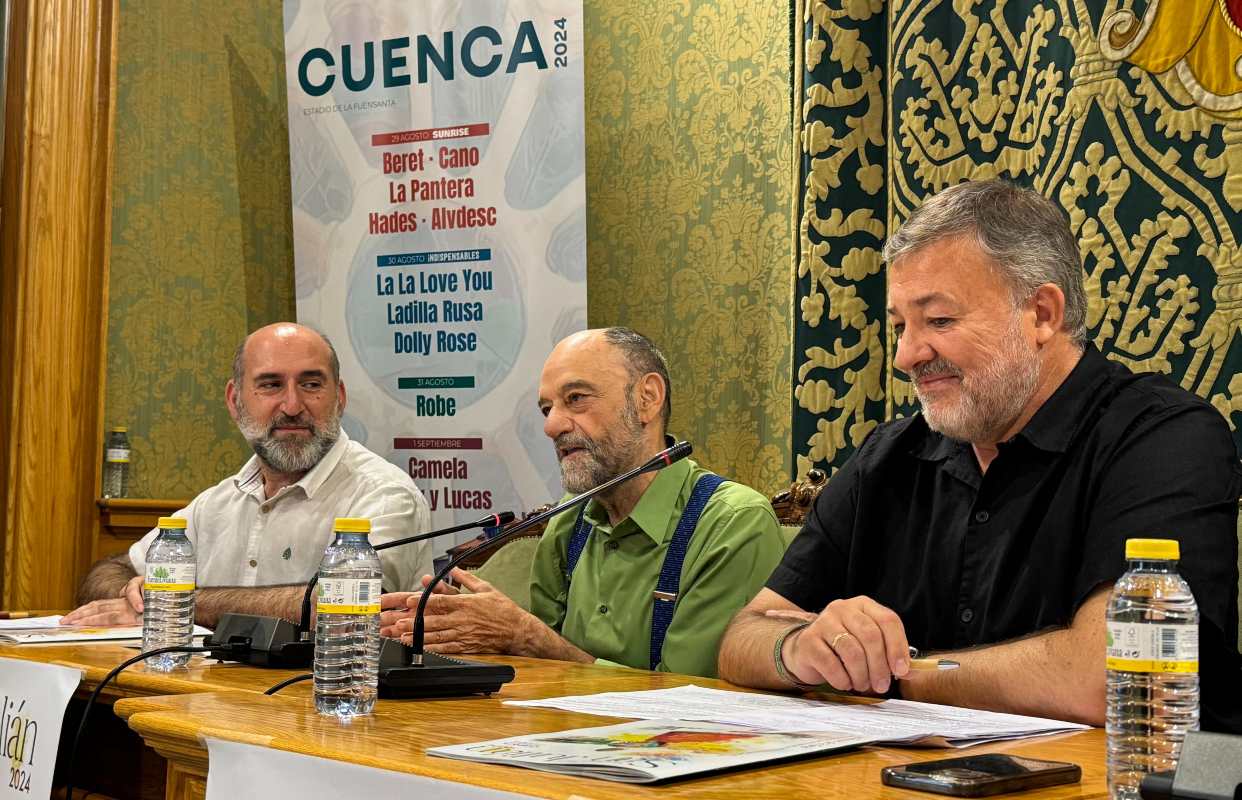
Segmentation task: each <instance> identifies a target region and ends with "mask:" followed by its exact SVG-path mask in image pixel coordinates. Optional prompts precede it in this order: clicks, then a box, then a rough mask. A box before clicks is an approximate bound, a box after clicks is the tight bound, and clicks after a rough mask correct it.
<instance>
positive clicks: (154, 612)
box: [142, 517, 197, 672]
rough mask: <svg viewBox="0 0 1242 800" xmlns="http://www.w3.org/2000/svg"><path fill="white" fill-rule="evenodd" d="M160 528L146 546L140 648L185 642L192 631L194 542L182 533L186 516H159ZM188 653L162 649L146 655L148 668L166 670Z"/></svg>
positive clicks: (181, 662)
mask: <svg viewBox="0 0 1242 800" xmlns="http://www.w3.org/2000/svg"><path fill="white" fill-rule="evenodd" d="M159 528H160V532H159V535H158V536H156V537H155V541H153V542H151V546H150V547H149V548H147V574H146V581H145V582H144V583H143V586H142V603H143V611H142V652H144V653H146V652H148V651H150V650H154V649H156V648H157V647H172V646H186V645H189V644H190V643H191V639H192V638H193V634H194V586H195V577H196V572H197V570H196V567H195V563H194V545H192V544H190V540H189V538H188V537H187V536H186V535H185V520H183V519H180V518H178V517H160V521H159ZM189 660H190V654H189V653H161V654H160V655H158V656H152V657H151V658H148V659H147V662H146V663H147V669H152V670H156V671H158V672H167V671H169V670H171V669H175V668H176V667H183V666H185V664H186V662H188V661H189Z"/></svg>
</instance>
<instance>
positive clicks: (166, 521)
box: [159, 517, 185, 530]
mask: <svg viewBox="0 0 1242 800" xmlns="http://www.w3.org/2000/svg"><path fill="white" fill-rule="evenodd" d="M159 527H161V528H180V529H182V530H185V520H183V519H182V518H181V517H160V522H159Z"/></svg>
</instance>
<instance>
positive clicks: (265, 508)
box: [259, 506, 272, 514]
mask: <svg viewBox="0 0 1242 800" xmlns="http://www.w3.org/2000/svg"><path fill="white" fill-rule="evenodd" d="M271 510H272V507H271V506H259V513H260V514H266V513H267V512H269V511H271Z"/></svg>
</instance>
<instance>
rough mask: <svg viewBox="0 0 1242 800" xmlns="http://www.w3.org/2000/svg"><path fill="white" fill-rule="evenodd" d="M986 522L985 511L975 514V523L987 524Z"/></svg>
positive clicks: (986, 513)
mask: <svg viewBox="0 0 1242 800" xmlns="http://www.w3.org/2000/svg"><path fill="white" fill-rule="evenodd" d="M987 521H988V512H986V511H976V512H975V522H987Z"/></svg>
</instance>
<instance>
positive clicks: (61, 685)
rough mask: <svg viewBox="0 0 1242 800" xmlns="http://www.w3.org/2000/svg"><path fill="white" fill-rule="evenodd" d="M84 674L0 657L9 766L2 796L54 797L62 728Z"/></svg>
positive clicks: (1, 718) (0, 729)
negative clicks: (57, 753)
mask: <svg viewBox="0 0 1242 800" xmlns="http://www.w3.org/2000/svg"><path fill="white" fill-rule="evenodd" d="M81 681H82V670H80V669H77V668H75V667H62V666H57V665H54V664H40V663H38V662H35V661H23V660H21V659H16V658H0V737H2V738H3V741H4V755H5V759H6V763H7V765H8V768H9V772H8V780H6V781H5V782H4V783H0V798H5V797H22V798H29V797H50V796H51V794H52V773H53V771H54V770H55V768H56V750H57V748H59V746H60V728H61V725H62V723H63V722H64V718H65V708H66V707H68V705H69V698H70V697H72V696H73V692H74V690H75V689H77V688H78V684H79V683H81Z"/></svg>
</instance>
